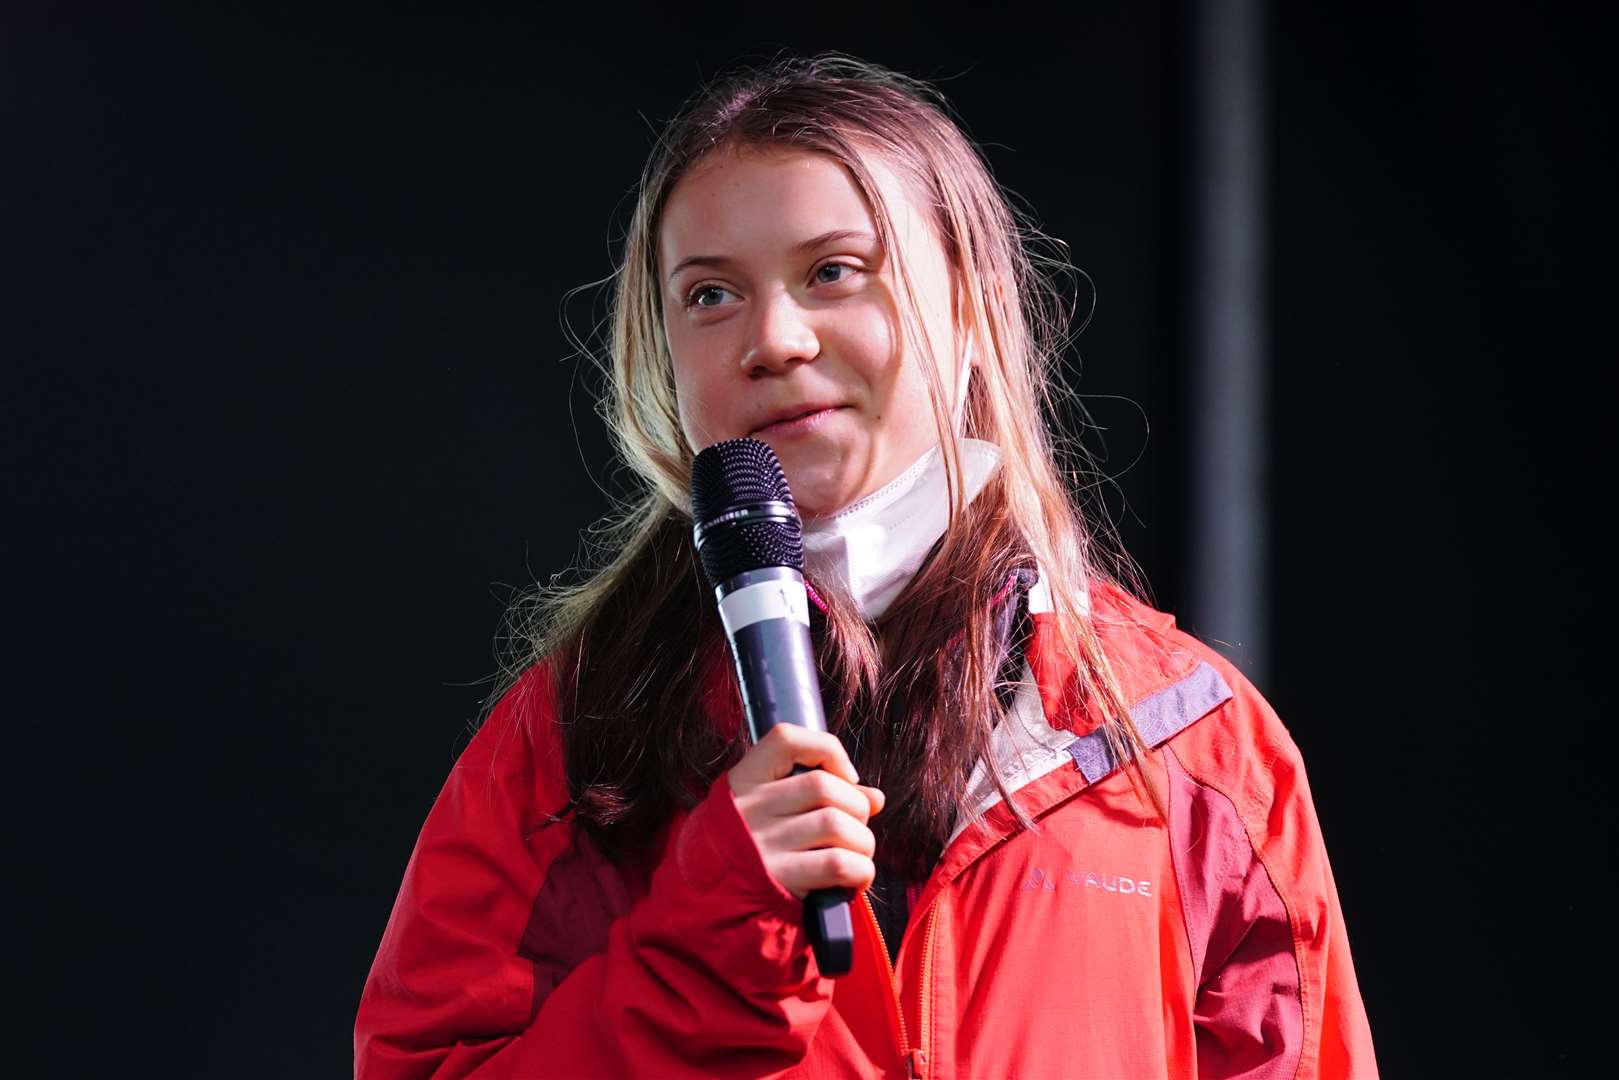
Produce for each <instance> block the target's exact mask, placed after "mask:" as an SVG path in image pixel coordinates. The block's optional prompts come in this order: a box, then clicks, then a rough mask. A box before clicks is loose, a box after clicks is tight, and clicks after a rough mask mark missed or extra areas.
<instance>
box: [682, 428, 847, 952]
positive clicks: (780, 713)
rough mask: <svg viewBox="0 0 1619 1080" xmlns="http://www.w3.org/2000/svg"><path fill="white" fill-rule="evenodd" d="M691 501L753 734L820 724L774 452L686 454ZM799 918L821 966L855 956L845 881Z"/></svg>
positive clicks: (718, 446) (791, 531) (800, 558)
mask: <svg viewBox="0 0 1619 1080" xmlns="http://www.w3.org/2000/svg"><path fill="white" fill-rule="evenodd" d="M691 503H692V522H693V526H692V536H693V538H694V539H695V541H696V544H697V554H698V557H699V558H700V560H701V561H702V564H703V575H704V576H705V577H706V578H707V579H708V583H709V584H710V585H711V586H713V588H714V595H715V596H716V597H717V598H718V599H719V606H720V620H721V621H722V622H723V623H724V624H725V637H726V640H727V641H729V642H730V644H731V655H732V657H733V658H734V659H735V661H736V674H737V681H738V682H740V683H741V684H742V704H743V709H744V711H745V712H746V714H747V718H748V730H749V731H750V733H751V734H752V735H753V740H754V741H755V742H758V741H759V740H760V739H761V738H763V737H764V735H765V733H766V732H768V731H769V730H770V729H771V728H772V727H774V726H775V725H777V724H798V725H800V726H802V727H806V728H809V729H810V730H811V731H825V730H826V708H825V706H824V705H823V704H822V702H821V680H820V676H819V675H817V674H816V670H815V650H814V648H813V647H812V646H811V644H810V632H809V599H808V596H807V595H806V593H805V589H804V574H803V570H804V526H803V523H802V522H801V521H800V520H799V517H798V509H797V507H795V506H794V505H793V495H792V492H791V491H790V490H788V487H787V477H786V475H785V474H784V473H783V472H782V471H781V462H779V461H777V460H776V452H775V451H774V450H772V449H770V447H769V446H768V445H766V444H765V443H763V442H760V441H759V440H758V439H727V440H726V441H724V442H718V443H715V444H714V445H713V446H710V447H709V448H708V449H706V450H704V451H703V452H702V453H700V454H698V455H697V458H696V460H695V461H693V462H692V476H691ZM808 771H809V770H808V769H806V768H805V767H804V766H802V765H799V766H795V767H794V769H793V772H794V773H795V774H796V773H801V772H808ZM804 927H805V929H806V931H807V932H808V933H809V937H810V943H811V945H812V946H813V947H814V949H815V961H816V963H817V964H818V965H819V966H820V969H821V974H823V975H828V976H838V975H844V974H847V973H848V971H849V968H850V967H851V966H852V965H853V962H854V921H853V919H852V918H851V916H850V912H849V892H848V890H847V889H837V888H829V889H816V890H815V891H814V892H812V893H810V894H809V895H808V896H807V897H805V898H804Z"/></svg>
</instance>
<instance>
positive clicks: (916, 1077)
mask: <svg viewBox="0 0 1619 1080" xmlns="http://www.w3.org/2000/svg"><path fill="white" fill-rule="evenodd" d="M927 1074H928V1056H927V1055H926V1054H924V1053H922V1051H921V1049H920V1048H918V1049H915V1050H912V1051H911V1052H910V1053H909V1054H907V1055H906V1057H905V1075H906V1076H908V1077H910V1078H911V1080H922V1078H923V1077H925V1076H927Z"/></svg>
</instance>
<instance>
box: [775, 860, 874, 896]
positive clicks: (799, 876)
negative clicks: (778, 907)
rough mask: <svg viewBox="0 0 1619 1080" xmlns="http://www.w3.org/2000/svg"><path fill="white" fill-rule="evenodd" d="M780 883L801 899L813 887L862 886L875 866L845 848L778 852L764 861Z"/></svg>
mask: <svg viewBox="0 0 1619 1080" xmlns="http://www.w3.org/2000/svg"><path fill="white" fill-rule="evenodd" d="M766 866H767V868H768V869H769V871H770V875H771V876H772V877H774V878H775V879H776V881H777V882H778V883H780V885H781V887H782V888H784V889H786V890H787V891H788V892H790V893H792V894H793V895H794V896H796V897H798V898H799V899H800V900H802V899H803V898H804V897H806V896H808V895H809V894H810V893H812V892H814V891H815V890H816V889H865V888H869V887H870V886H871V883H872V881H873V880H875V879H876V877H877V866H876V864H875V863H873V862H872V861H871V860H870V859H868V858H867V857H866V856H864V855H859V854H856V853H855V852H853V851H850V850H848V849H847V848H836V847H832V848H820V849H818V850H816V851H795V852H790V853H787V854H780V855H777V856H776V857H775V858H773V859H771V860H769V861H768V862H767V863H766Z"/></svg>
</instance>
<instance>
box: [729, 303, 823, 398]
mask: <svg viewBox="0 0 1619 1080" xmlns="http://www.w3.org/2000/svg"><path fill="white" fill-rule="evenodd" d="M808 314H809V313H808V312H806V311H805V310H804V308H803V306H802V305H801V304H799V302H798V299H797V298H796V297H794V296H793V295H792V293H790V292H788V291H785V290H783V291H781V292H777V293H774V294H771V295H769V296H767V297H765V298H763V299H761V300H759V301H758V302H757V303H756V304H755V306H754V314H753V324H752V325H751V326H750V327H749V328H748V330H749V334H748V343H747V344H748V347H747V349H746V350H745V351H744V352H743V354H742V370H743V371H744V372H746V373H747V374H748V375H749V376H751V377H753V378H761V377H763V376H765V375H770V374H779V373H781V372H783V371H786V370H788V369H789V368H791V367H792V366H794V365H795V364H803V363H808V362H809V361H811V360H814V359H815V358H816V357H817V356H818V355H820V352H821V342H820V339H819V338H817V337H816V335H815V329H814V327H812V326H811V325H810V321H809V318H808Z"/></svg>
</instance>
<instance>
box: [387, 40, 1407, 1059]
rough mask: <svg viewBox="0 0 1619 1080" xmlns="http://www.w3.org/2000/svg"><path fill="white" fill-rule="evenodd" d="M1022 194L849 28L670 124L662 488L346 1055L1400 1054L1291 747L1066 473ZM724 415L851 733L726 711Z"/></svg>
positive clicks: (644, 328)
mask: <svg viewBox="0 0 1619 1080" xmlns="http://www.w3.org/2000/svg"><path fill="white" fill-rule="evenodd" d="M1026 233H1027V230H1025V229H1023V228H1021V227H1020V223H1019V221H1018V219H1017V218H1016V217H1015V216H1014V215H1013V213H1012V211H1011V210H1010V209H1009V207H1008V204H1007V202H1006V200H1005V198H1004V196H1003V195H1002V193H1001V192H1000V190H999V189H998V188H997V186H996V184H995V183H994V181H993V180H992V179H991V177H990V175H989V173H988V171H987V169H986V168H985V166H984V164H983V162H982V160H981V158H980V157H979V155H978V153H977V152H976V150H975V149H974V147H973V146H972V145H971V144H970V143H969V142H968V141H967V140H966V138H965V137H964V136H963V135H962V133H961V131H960V130H959V129H958V128H957V126H956V125H955V124H954V123H952V121H951V120H950V119H949V117H948V113H947V111H946V109H945V107H944V106H943V103H942V102H941V101H940V100H939V99H938V98H937V96H936V95H935V94H934V93H933V92H932V91H931V90H929V89H928V88H927V87H925V86H923V85H921V84H918V83H916V82H913V81H911V80H908V79H906V78H903V77H901V76H899V75H896V74H893V73H891V72H887V71H884V70H881V69H877V68H874V67H871V66H869V65H865V64H861V63H858V62H855V61H852V60H849V59H847V58H840V57H820V58H816V59H814V60H809V61H787V62H781V63H778V64H775V65H773V66H771V67H769V68H767V69H764V70H760V71H755V72H751V73H745V74H743V75H740V76H737V77H735V78H732V79H730V80H727V81H725V82H723V83H721V84H719V85H717V86H715V87H714V88H712V89H711V90H709V91H708V92H706V93H705V94H704V95H703V96H702V97H701V98H700V99H699V100H697V101H696V102H695V103H694V104H693V105H691V106H690V107H689V108H688V109H687V111H686V112H685V114H684V115H683V116H682V117H680V118H679V119H677V120H676V121H675V122H674V123H673V124H672V125H671V126H670V128H669V129H668V131H667V132H666V133H665V135H664V137H663V138H662V140H661V141H660V142H659V144H658V146H657V149H656V152H655V153H654V155H653V159H652V161H651V162H650V164H649V165H648V168H647V170H646V173H645V175H644V177H643V179H642V185H641V192H640V201H639V204H638V206H637V209H636V213H635V217H634V220H633V223H632V225H631V228H630V232H629V235H628V237H627V239H626V245H625V252H624V259H623V265H622V268H621V270H620V272H619V275H618V277H617V281H616V288H617V291H616V304H615V309H614V317H613V334H612V342H611V348H610V356H609V358H608V359H609V363H610V372H611V379H610V384H611V394H612V401H611V415H612V417H613V419H614V424H615V431H616V434H617V437H618V440H619V446H620V448H621V451H622V453H623V456H624V458H625V460H626V461H627V462H628V463H629V464H630V465H631V466H632V468H633V469H634V470H635V472H636V473H637V474H638V475H639V476H640V477H641V478H642V479H643V480H644V481H645V493H644V497H643V498H642V499H641V500H640V502H639V504H638V505H636V506H634V507H632V508H630V509H629V511H628V512H626V513H625V514H624V515H623V517H622V519H621V520H620V521H619V523H618V524H617V527H616V530H617V531H616V532H615V533H614V534H613V540H612V542H611V544H610V545H609V550H610V551H611V558H610V559H609V560H608V561H607V562H606V563H605V565H604V566H603V567H602V568H601V569H599V570H598V571H597V572H596V573H595V574H594V575H593V576H591V577H590V578H589V579H588V580H587V581H586V582H585V583H584V584H582V585H579V586H577V587H575V588H573V589H571V590H566V591H549V592H545V593H542V594H541V595H540V597H539V601H538V605H537V607H535V608H534V609H533V610H532V612H531V614H532V615H533V618H532V620H530V621H528V622H526V623H525V625H526V626H527V627H528V629H529V631H530V633H529V640H531V641H532V644H533V651H532V654H531V655H530V656H528V657H526V658H525V661H524V662H523V663H521V664H519V665H517V666H516V668H515V670H514V672H513V675H512V678H511V679H510V680H508V684H507V685H506V686H505V687H503V690H502V693H500V694H499V695H497V697H496V700H497V703H496V704H495V706H494V708H493V709H492V711H491V713H490V715H489V716H488V719H487V720H486V722H485V723H484V724H483V726H482V727H481V729H480V730H479V732H478V734H477V736H476V737H475V738H474V740H473V742H472V744H471V745H470V746H469V747H468V748H467V750H466V751H465V753H464V754H463V755H462V756H461V759H460V761H459V762H458V763H457V765H456V767H455V769H454V770H453V772H452V774H451V776H450V778H449V781H448V782H447V783H446V785H445V787H444V790H443V792H442V794H441V795H440V796H439V798H438V801H437V802H436V803H435V805H434V807H433V810H432V812H431V813H430V815H429V816H428V819H427V822H426V824H425V826H424V827H423V829H422V833H421V837H420V840H419V841H418V843H417V847H416V850H415V853H414V854H413V855H412V857H411V861H410V865H409V866H408V868H407V869H406V872H405V880H404V884H403V886H402V888H401V890H400V893H399V899H398V902H397V904H396V905H395V908H394V912H393V916H392V918H391V919H390V921H389V924H388V928H387V932H386V934H385V936H384V938H383V941H382V946H381V949H380V950H379V952H378V955H377V959H376V963H375V965H374V967H373V968H372V971H371V975H370V979H369V981H368V982H367V984H366V988H365V992H364V996H363V998H362V1000H361V1004H360V1011H359V1017H358V1023H357V1027H356V1032H355V1062H356V1064H355V1069H356V1073H357V1074H359V1075H361V1076H364V1077H374V1078H382V1077H405V1076H417V1077H419V1076H435V1077H452V1076H454V1077H459V1076H467V1075H477V1076H486V1077H497V1076H512V1077H517V1076H616V1077H623V1076H648V1077H654V1076H655V1077H677V1076H693V1077H696V1076H725V1077H757V1076H773V1075H778V1074H784V1075H788V1076H804V1077H811V1076H814V1077H834V1076H836V1077H843V1076H943V1077H952V1076H963V1077H966V1076H972V1077H1002V1076H1028V1077H1036V1076H1039V1077H1126V1076H1128V1077H1146V1076H1165V1077H1168V1076H1173V1077H1185V1076H1192V1075H1194V1074H1195V1075H1200V1076H1220V1077H1224V1076H1255V1077H1261V1076H1262V1077H1270V1076H1278V1077H1280V1076H1287V1077H1292V1076H1348V1075H1356V1076H1362V1075H1371V1074H1373V1073H1374V1072H1375V1064H1374V1061H1373V1057H1372V1047H1371V1038H1370V1033H1369V1030H1368V1027H1367V1023H1366V1017H1365V1013H1364V1010H1363V1008H1362V1005H1361V1001H1360V997H1359V993H1358V990H1357V988H1356V983H1355V975H1354V968H1353V966H1352V964H1351V961H1350V955H1349V947H1348V938H1347V936H1346V933H1345V929H1344V925H1343V920H1342V916H1341V914H1340V912H1339V906H1338V900H1337V894H1336V890H1335V888H1334V885H1333V881H1332V875H1331V872H1330V870H1329V868H1328V864H1327V858H1326V854H1325V852H1324V851H1323V849H1322V844H1321V837H1320V831H1319V828H1318V826H1317V823H1316V817H1315V813H1314V809H1313V807H1312V804H1311V799H1310V793H1309V789H1308V787H1307V785H1306V783H1305V777H1304V771H1303V766H1302V764H1301V762H1300V759H1299V754H1298V751H1297V749H1296V748H1295V746H1294V745H1293V743H1292V741H1291V740H1290V739H1289V737H1288V735H1287V732H1286V730H1285V729H1284V728H1283V727H1282V725H1281V723H1280V722H1279V721H1278V720H1277V719H1276V717H1275V715H1274V714H1273V713H1272V711H1271V710H1270V708H1269V707H1268V706H1267V705H1266V703H1265V702H1264V701H1263V700H1262V699H1261V698H1260V697H1259V695H1258V694H1257V693H1256V692H1255V691H1254V689H1253V688H1252V687H1251V686H1249V685H1248V684H1247V682H1246V681H1245V680H1244V679H1243V678H1242V676H1241V675H1240V674H1239V673H1238V672H1237V671H1235V670H1234V669H1233V668H1232V667H1231V666H1230V665H1229V664H1227V663H1226V662H1225V661H1224V660H1222V659H1221V658H1220V657H1219V656H1218V655H1217V654H1216V653H1214V652H1212V651H1210V650H1209V649H1207V648H1205V647H1204V646H1202V645H1201V644H1199V643H1198V642H1196V641H1194V640H1193V639H1191V638H1189V637H1188V636H1186V635H1185V634H1183V633H1181V632H1180V631H1178V630H1176V629H1175V627H1174V623H1173V621H1172V620H1171V619H1170V618H1169V617H1168V616H1165V615H1161V614H1159V613H1157V612H1154V611H1152V610H1150V609H1149V608H1147V607H1146V606H1144V605H1143V604H1141V603H1140V602H1138V601H1136V600H1135V599H1133V598H1132V597H1131V595H1130V593H1129V592H1128V590H1127V589H1126V588H1124V587H1123V586H1122V585H1121V584H1120V583H1119V581H1118V580H1116V578H1117V577H1118V576H1121V575H1119V574H1118V573H1117V563H1116V562H1109V561H1108V560H1106V559H1104V558H1102V557H1101V556H1100V555H1098V554H1097V551H1098V549H1097V548H1096V547H1095V546H1093V544H1092V541H1091V538H1090V537H1089V536H1088V535H1087V529H1086V526H1085V523H1084V522H1083V521H1082V520H1081V517H1080V514H1079V512H1078V509H1077V507H1076V504H1075V502H1074V501H1073V497H1072V495H1071V493H1070V492H1069V490H1068V489H1067V487H1066V486H1065V482H1064V475H1065V471H1066V470H1065V466H1064V462H1063V458H1064V456H1065V455H1067V454H1068V453H1069V451H1068V450H1067V448H1066V447H1067V444H1065V443H1061V442H1058V441H1055V440H1054V434H1053V432H1052V431H1051V430H1050V428H1049V424H1050V423H1051V417H1052V415H1053V412H1054V410H1053V409H1052V408H1051V404H1052V387H1051V386H1050V384H1049V381H1048V380H1049V379H1050V378H1051V377H1052V373H1053V372H1054V371H1055V370H1056V369H1057V366H1058V359H1059V357H1058V353H1059V352H1060V350H1061V347H1062V342H1063V340H1064V339H1063V334H1064V330H1065V328H1064V326H1063V320H1062V319H1061V317H1060V316H1061V305H1060V303H1059V301H1058V299H1057V294H1056V292H1055V291H1054V289H1053V287H1052V285H1051V283H1050V282H1049V280H1048V279H1047V278H1045V277H1044V276H1042V274H1041V273H1040V272H1039V271H1038V270H1037V269H1036V266H1035V263H1034V260H1033V258H1032V256H1031V252H1030V250H1029V248H1028V245H1027V242H1026V239H1025V237H1026ZM739 436H753V437H755V438H758V439H762V440H764V441H765V442H767V443H769V444H770V445H771V446H772V447H773V448H774V450H775V451H776V453H777V455H778V456H779V458H780V460H781V462H782V465H783V468H784V470H785V472H786V475H787V478H788V481H789V483H790V485H791V488H792V492H793V495H794V497H795V499H796V502H797V505H798V508H799V510H800V512H801V514H802V516H803V519H804V522H805V547H806V576H807V577H808V579H809V581H810V582H811V585H812V587H813V590H814V593H813V598H814V599H815V601H816V606H817V611H816V613H815V616H814V632H815V635H816V640H817V648H818V650H819V662H820V667H821V673H822V687H823V692H824V696H825V699H826V704H827V714H828V718H829V723H830V725H831V728H832V732H833V734H815V733H810V732H806V731H803V730H801V729H795V728H791V727H785V726H783V727H777V728H775V729H773V730H772V731H771V732H770V734H769V735H768V736H767V737H766V738H764V739H762V740H760V741H759V742H758V744H757V745H751V744H750V743H749V741H748V738H747V734H746V726H745V725H744V724H743V723H741V708H740V703H739V698H738V690H737V687H736V684H735V679H734V676H733V674H732V668H731V665H730V662H729V658H728V657H727V655H726V646H725V641H724V638H723V635H722V632H721V629H720V625H719V620H718V619H717V618H716V612H715V610H714V599H713V596H712V593H711V592H710V590H709V589H708V588H707V587H706V586H705V585H704V584H703V581H702V575H701V571H700V569H699V567H698V564H697V561H696V559H695V557H694V552H693V547H692V539H691V525H692V523H691V519H690V496H689V492H688V484H689V479H690V468H691V463H692V459H693V456H694V455H695V453H696V452H697V451H698V450H700V449H701V448H703V447H705V446H707V445H709V444H711V443H713V442H715V441H717V440H721V439H727V438H734V437H739ZM1110 568H1111V569H1110ZM799 764H801V765H806V766H811V767H812V769H811V771H807V772H803V773H800V774H797V775H794V774H793V767H794V766H795V765H799ZM831 886H841V887H844V888H848V889H852V890H856V892H857V895H856V903H855V907H854V911H855V916H856V957H855V962H854V968H853V970H852V971H851V972H850V973H849V974H847V975H846V976H843V977H842V978H839V979H836V980H834V979H831V978H827V977H824V976H823V975H822V973H821V972H820V971H819V970H818V968H817V966H816V962H815V959H814V956H813V954H812V951H811V948H810V945H809V942H808V941H807V939H806V937H805V933H804V930H803V926H802V905H801V900H802V898H803V897H804V896H805V895H806V894H807V893H809V892H810V891H812V890H815V889H819V888H824V887H831Z"/></svg>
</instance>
